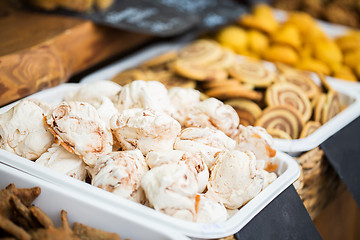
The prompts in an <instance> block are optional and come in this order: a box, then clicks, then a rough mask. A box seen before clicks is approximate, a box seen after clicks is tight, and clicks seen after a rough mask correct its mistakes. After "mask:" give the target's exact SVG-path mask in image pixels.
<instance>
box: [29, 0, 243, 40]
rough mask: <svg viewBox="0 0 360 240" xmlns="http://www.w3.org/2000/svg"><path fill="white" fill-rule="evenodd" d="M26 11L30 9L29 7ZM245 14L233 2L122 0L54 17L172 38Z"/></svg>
mask: <svg viewBox="0 0 360 240" xmlns="http://www.w3.org/2000/svg"><path fill="white" fill-rule="evenodd" d="M26 8H29V6H28V5H26ZM244 12H245V8H244V6H242V5H241V4H239V3H238V2H236V1H232V0H195V1H194V0H119V1H115V2H114V3H113V4H112V5H111V6H110V7H109V8H108V9H106V10H103V11H96V10H94V11H92V12H81V13H78V12H71V11H66V10H55V11H52V12H50V13H55V14H63V15H67V16H73V17H79V18H84V19H89V20H92V21H94V22H95V23H98V24H101V25H106V26H111V27H115V28H119V29H124V30H129V31H134V32H140V33H145V34H150V35H154V36H162V37H169V36H174V35H178V34H180V33H184V32H185V31H187V30H189V29H191V28H196V29H201V30H207V29H211V28H214V27H217V26H222V25H225V24H227V23H229V22H234V21H235V20H236V19H237V18H238V17H239V15H240V14H242V13H244Z"/></svg>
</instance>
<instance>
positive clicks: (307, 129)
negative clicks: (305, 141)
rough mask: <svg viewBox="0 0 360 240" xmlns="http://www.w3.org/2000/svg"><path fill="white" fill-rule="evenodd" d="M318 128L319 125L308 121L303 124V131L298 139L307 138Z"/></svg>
mask: <svg viewBox="0 0 360 240" xmlns="http://www.w3.org/2000/svg"><path fill="white" fill-rule="evenodd" d="M319 127H321V123H319V122H315V121H308V122H307V123H306V124H305V126H304V128H303V130H302V131H301V134H300V138H305V137H307V136H309V135H310V134H312V133H313V132H315V131H316V129H318V128H319Z"/></svg>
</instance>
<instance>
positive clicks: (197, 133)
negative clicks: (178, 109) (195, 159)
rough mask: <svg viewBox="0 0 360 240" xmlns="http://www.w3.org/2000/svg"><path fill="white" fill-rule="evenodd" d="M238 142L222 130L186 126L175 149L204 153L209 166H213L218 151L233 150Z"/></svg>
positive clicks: (177, 140) (176, 142)
mask: <svg viewBox="0 0 360 240" xmlns="http://www.w3.org/2000/svg"><path fill="white" fill-rule="evenodd" d="M235 145H236V142H235V141H234V140H232V139H231V138H229V137H228V136H226V135H225V134H224V133H223V132H222V131H220V130H217V129H214V128H196V127H190V128H185V129H183V130H182V131H181V134H180V136H179V137H178V138H177V139H176V141H175V144H174V149H176V150H182V151H186V152H192V153H199V154H202V155H203V157H204V160H205V163H206V165H207V166H208V168H211V166H212V164H213V162H214V156H215V154H216V153H218V152H220V151H222V150H226V149H228V150H233V149H234V148H235Z"/></svg>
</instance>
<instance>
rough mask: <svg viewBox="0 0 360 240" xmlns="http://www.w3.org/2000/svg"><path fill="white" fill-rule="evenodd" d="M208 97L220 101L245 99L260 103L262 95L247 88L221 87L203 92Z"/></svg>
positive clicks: (239, 86) (238, 86)
mask: <svg viewBox="0 0 360 240" xmlns="http://www.w3.org/2000/svg"><path fill="white" fill-rule="evenodd" d="M205 94H206V95H207V96H209V97H214V98H218V99H221V100H226V99H231V98H246V99H251V100H254V101H260V100H261V99H262V93H261V92H257V91H254V90H251V89H249V88H248V87H247V86H242V85H237V86H222V87H217V88H212V89H210V90H208V91H206V92H205Z"/></svg>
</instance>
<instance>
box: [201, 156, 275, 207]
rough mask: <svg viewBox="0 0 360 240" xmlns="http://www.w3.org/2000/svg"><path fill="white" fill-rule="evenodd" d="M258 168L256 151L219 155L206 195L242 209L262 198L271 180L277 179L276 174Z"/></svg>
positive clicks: (228, 205)
mask: <svg viewBox="0 0 360 240" xmlns="http://www.w3.org/2000/svg"><path fill="white" fill-rule="evenodd" d="M257 166H258V167H259V165H257V164H256V158H255V155H254V154H253V153H252V152H240V151H237V150H234V151H222V152H219V153H218V154H217V156H216V160H215V163H214V165H213V166H212V168H211V169H210V172H211V173H210V179H209V183H208V186H207V188H208V191H207V192H206V196H207V197H209V198H212V199H214V200H216V201H219V202H222V203H223V204H224V205H225V207H226V208H229V209H236V208H240V207H241V206H243V205H244V204H246V203H247V202H248V201H250V200H251V199H253V198H254V197H255V196H256V195H258V194H259V193H260V192H261V190H263V189H264V188H265V187H266V186H267V184H268V182H269V180H270V181H271V180H272V179H273V176H274V173H268V172H266V171H265V170H264V169H257V168H256V167H257ZM267 175H272V176H271V177H268V176H267ZM275 176H276V175H275ZM266 178H267V182H266V181H265V179H266Z"/></svg>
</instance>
